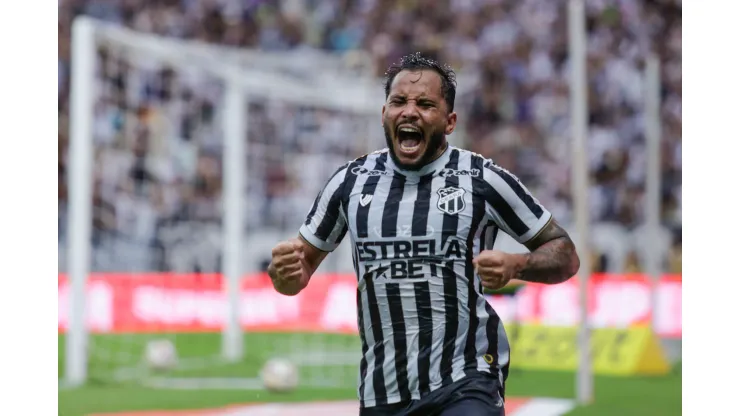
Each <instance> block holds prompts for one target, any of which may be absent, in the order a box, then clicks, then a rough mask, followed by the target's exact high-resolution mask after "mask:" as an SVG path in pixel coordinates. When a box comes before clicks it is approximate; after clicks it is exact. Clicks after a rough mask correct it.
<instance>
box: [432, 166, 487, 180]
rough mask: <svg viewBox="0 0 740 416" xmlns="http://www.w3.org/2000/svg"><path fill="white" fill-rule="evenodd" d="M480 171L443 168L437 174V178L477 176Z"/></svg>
mask: <svg viewBox="0 0 740 416" xmlns="http://www.w3.org/2000/svg"><path fill="white" fill-rule="evenodd" d="M479 175H480V169H470V170H456V169H449V168H445V169H442V170H441V171H440V172H439V176H441V177H443V178H449V177H450V176H479Z"/></svg>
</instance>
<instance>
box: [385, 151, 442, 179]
mask: <svg viewBox="0 0 740 416" xmlns="http://www.w3.org/2000/svg"><path fill="white" fill-rule="evenodd" d="M391 151H392V150H391V149H388V152H391ZM451 153H452V146H451V145H450V144H449V143H447V148H446V149H445V151H444V152H443V153H442V154H441V155H439V157H437V158H436V159H434V160H433V161H431V162H430V163H428V164H426V165H425V166H424V167H422V168H421V169H419V170H406V169H402V168H400V167H398V166H397V165H396V164H395V163H394V162H393V158H392V157H390V155H388V161H387V162H386V163H388V165H389V166H390V167H391V168H392V169H393V170H395V171H398V172H399V173H401V174H403V175H404V176H424V175H426V174H429V173H433V172H435V171H438V170H441V169H443V168H444V167H445V165H446V164H447V162H449V161H450V154H451Z"/></svg>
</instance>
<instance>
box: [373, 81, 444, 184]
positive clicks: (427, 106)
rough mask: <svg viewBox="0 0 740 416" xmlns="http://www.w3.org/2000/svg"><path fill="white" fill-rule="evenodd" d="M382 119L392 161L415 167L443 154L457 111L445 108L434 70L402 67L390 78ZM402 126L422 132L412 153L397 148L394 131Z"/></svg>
mask: <svg viewBox="0 0 740 416" xmlns="http://www.w3.org/2000/svg"><path fill="white" fill-rule="evenodd" d="M382 120H383V130H384V131H385V139H386V144H387V145H388V149H390V150H391V157H392V158H393V161H394V162H395V163H396V165H398V166H399V167H401V168H404V169H409V170H418V169H419V168H421V167H423V166H425V165H427V164H428V163H429V162H431V161H433V160H434V159H436V158H438V157H439V156H440V155H441V154H442V153H444V151H445V149H446V148H447V138H446V136H447V135H448V134H452V132H453V131H454V130H455V126H456V125H457V113H455V112H454V111H449V108H448V106H447V103H446V102H445V100H444V96H443V95H442V80H441V78H440V76H439V74H437V72H435V71H432V70H419V71H409V70H404V71H401V72H399V73H398V75H396V77H395V78H394V79H393V83H392V84H391V89H390V93H389V94H388V98H387V99H386V102H385V104H384V105H383V110H382ZM402 126H414V127H417V128H419V129H421V131H422V136H423V138H422V143H421V145H420V146H419V148H418V149H417V150H416V151H415V152H413V153H407V152H404V151H403V150H402V149H401V144H400V139H399V137H398V136H399V134H398V133H399V129H400V128H401V127H402Z"/></svg>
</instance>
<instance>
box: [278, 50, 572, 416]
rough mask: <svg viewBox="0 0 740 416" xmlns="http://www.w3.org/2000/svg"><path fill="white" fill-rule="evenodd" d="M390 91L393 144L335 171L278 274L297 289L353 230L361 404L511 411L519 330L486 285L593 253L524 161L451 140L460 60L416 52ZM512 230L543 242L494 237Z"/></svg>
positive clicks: (464, 414)
mask: <svg viewBox="0 0 740 416" xmlns="http://www.w3.org/2000/svg"><path fill="white" fill-rule="evenodd" d="M385 95H386V102H385V105H383V109H382V119H383V128H384V130H385V136H386V142H387V144H388V148H387V149H383V150H379V151H376V152H374V153H371V154H369V155H365V156H363V157H361V158H359V159H356V160H354V161H352V162H349V163H347V164H345V165H344V166H342V167H340V168H339V169H338V170H337V171H336V172H335V173H334V175H332V177H331V178H330V179H329V181H328V183H327V184H326V186H325V187H324V189H323V190H322V191H321V192H320V193H319V195H318V197H317V198H316V201H315V202H314V205H313V207H312V208H311V210H310V212H309V213H308V217H307V218H306V221H305V223H304V224H303V226H302V227H301V228H300V231H299V237H298V238H296V239H294V240H291V241H286V242H282V243H280V244H278V245H277V246H276V247H275V248H274V249H273V251H272V262H271V264H270V266H269V268H268V270H269V275H270V277H271V278H272V282H273V284H274V286H275V289H276V290H277V291H278V292H280V293H283V294H285V295H295V294H297V293H298V292H300V291H301V290H302V289H303V288H305V287H306V285H308V282H309V279H310V278H311V275H312V274H313V273H314V271H315V270H316V269H317V267H318V266H319V264H320V263H321V262H322V260H323V259H324V258H325V257H326V255H327V254H328V253H329V252H331V251H332V250H334V249H335V248H336V247H337V246H338V245H339V243H340V242H341V240H342V238H343V237H344V236H345V234H346V233H347V232H348V231H349V233H350V237H351V240H352V244H353V247H354V251H353V259H354V266H355V271H356V273H357V279H358V284H357V309H358V325H359V330H360V337H361V340H362V354H363V357H362V361H361V363H360V385H359V391H358V393H359V399H360V415H361V416H374V415H419V416H421V415H424V416H428V415H441V416H456V415H459V416H482V415H503V414H504V409H503V398H504V382H505V380H506V376H507V372H508V365H509V343H508V340H507V338H506V333H505V331H504V327H503V325H502V323H501V321H500V319H499V318H498V316H497V315H496V312H495V311H494V310H493V309H492V308H491V306H490V305H489V304H488V303H487V302H486V300H485V299H484V298H483V296H482V292H483V288H484V287H485V288H489V289H498V288H501V287H503V286H505V285H506V284H507V283H508V282H509V281H510V280H511V279H521V280H525V281H530V282H539V283H548V284H555V283H560V282H563V281H565V280H567V279H568V278H570V277H571V276H572V275H574V274H575V273H576V271H577V270H578V267H579V260H578V256H577V254H576V251H575V248H574V246H573V242H572V241H571V240H570V238H569V237H568V234H567V233H566V232H565V231H564V230H563V229H562V228H560V227H559V226H558V225H557V223H556V222H555V221H554V220H553V219H552V216H551V214H550V213H549V212H548V211H547V210H546V209H545V208H543V207H542V206H541V205H540V204H539V202H538V201H537V200H536V199H535V198H534V197H532V195H531V194H530V193H529V192H528V191H527V189H526V188H525V187H524V186H523V185H522V184H521V183H520V182H519V180H518V179H517V178H516V177H514V176H513V175H512V174H511V173H509V172H508V171H506V170H504V169H502V168H501V167H499V166H497V165H496V164H494V163H493V162H492V161H490V160H486V159H484V158H483V157H481V156H480V155H477V154H475V153H472V152H469V151H466V150H463V149H458V148H455V147H452V146H450V145H448V144H447V140H446V136H447V135H448V134H450V133H452V131H453V130H454V129H455V125H456V123H457V114H456V113H455V112H454V111H453V109H454V103H455V73H454V72H453V71H452V70H451V69H450V68H448V67H446V66H442V65H440V64H439V63H437V62H435V61H432V60H429V59H425V58H423V57H421V55H419V54H415V55H410V56H406V57H404V58H403V59H402V60H401V62H400V64H398V65H394V66H391V68H390V69H389V70H388V72H387V80H386V84H385ZM499 230H502V231H503V232H506V233H507V234H509V235H511V236H512V237H513V238H515V239H516V240H517V241H519V242H521V243H523V244H524V245H526V247H527V248H529V250H530V253H527V254H508V253H502V252H500V251H495V250H492V248H493V243H494V240H495V239H496V235H497V233H498V232H499Z"/></svg>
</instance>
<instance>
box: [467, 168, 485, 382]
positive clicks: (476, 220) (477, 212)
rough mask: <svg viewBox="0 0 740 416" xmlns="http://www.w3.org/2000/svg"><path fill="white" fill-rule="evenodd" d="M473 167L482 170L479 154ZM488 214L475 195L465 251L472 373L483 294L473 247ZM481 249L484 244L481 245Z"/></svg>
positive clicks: (469, 365)
mask: <svg viewBox="0 0 740 416" xmlns="http://www.w3.org/2000/svg"><path fill="white" fill-rule="evenodd" d="M470 168H471V169H473V170H475V169H478V170H479V171H481V172H482V169H483V159H482V158H481V157H479V156H475V155H473V156H472V160H471V166H470ZM485 214H486V201H485V200H483V198H480V197H475V195H474V196H473V214H472V215H473V220H472V222H471V224H470V231H469V232H468V238H467V247H468V249H467V250H466V251H465V277H467V279H468V310H469V311H470V315H469V318H468V333H467V337H466V339H465V349H464V353H463V354H464V356H465V366H464V368H465V373H466V374H468V375H471V374H473V373H475V372H476V371H477V369H478V351H477V350H476V347H475V336H476V332H477V331H478V325H479V324H480V319H479V318H478V313H477V312H478V308H477V304H478V298H479V297H480V296H481V295H480V293H479V292H478V291H477V290H476V287H475V268H474V266H473V256H474V254H475V253H473V247H474V246H475V232H476V231H477V229H478V228H479V227H480V224H481V223H482V221H483V218H484V216H485ZM485 228H486V227H485V226H484V227H482V229H481V236H483V235H485V234H484V233H485ZM481 249H483V246H482V245H481Z"/></svg>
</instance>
